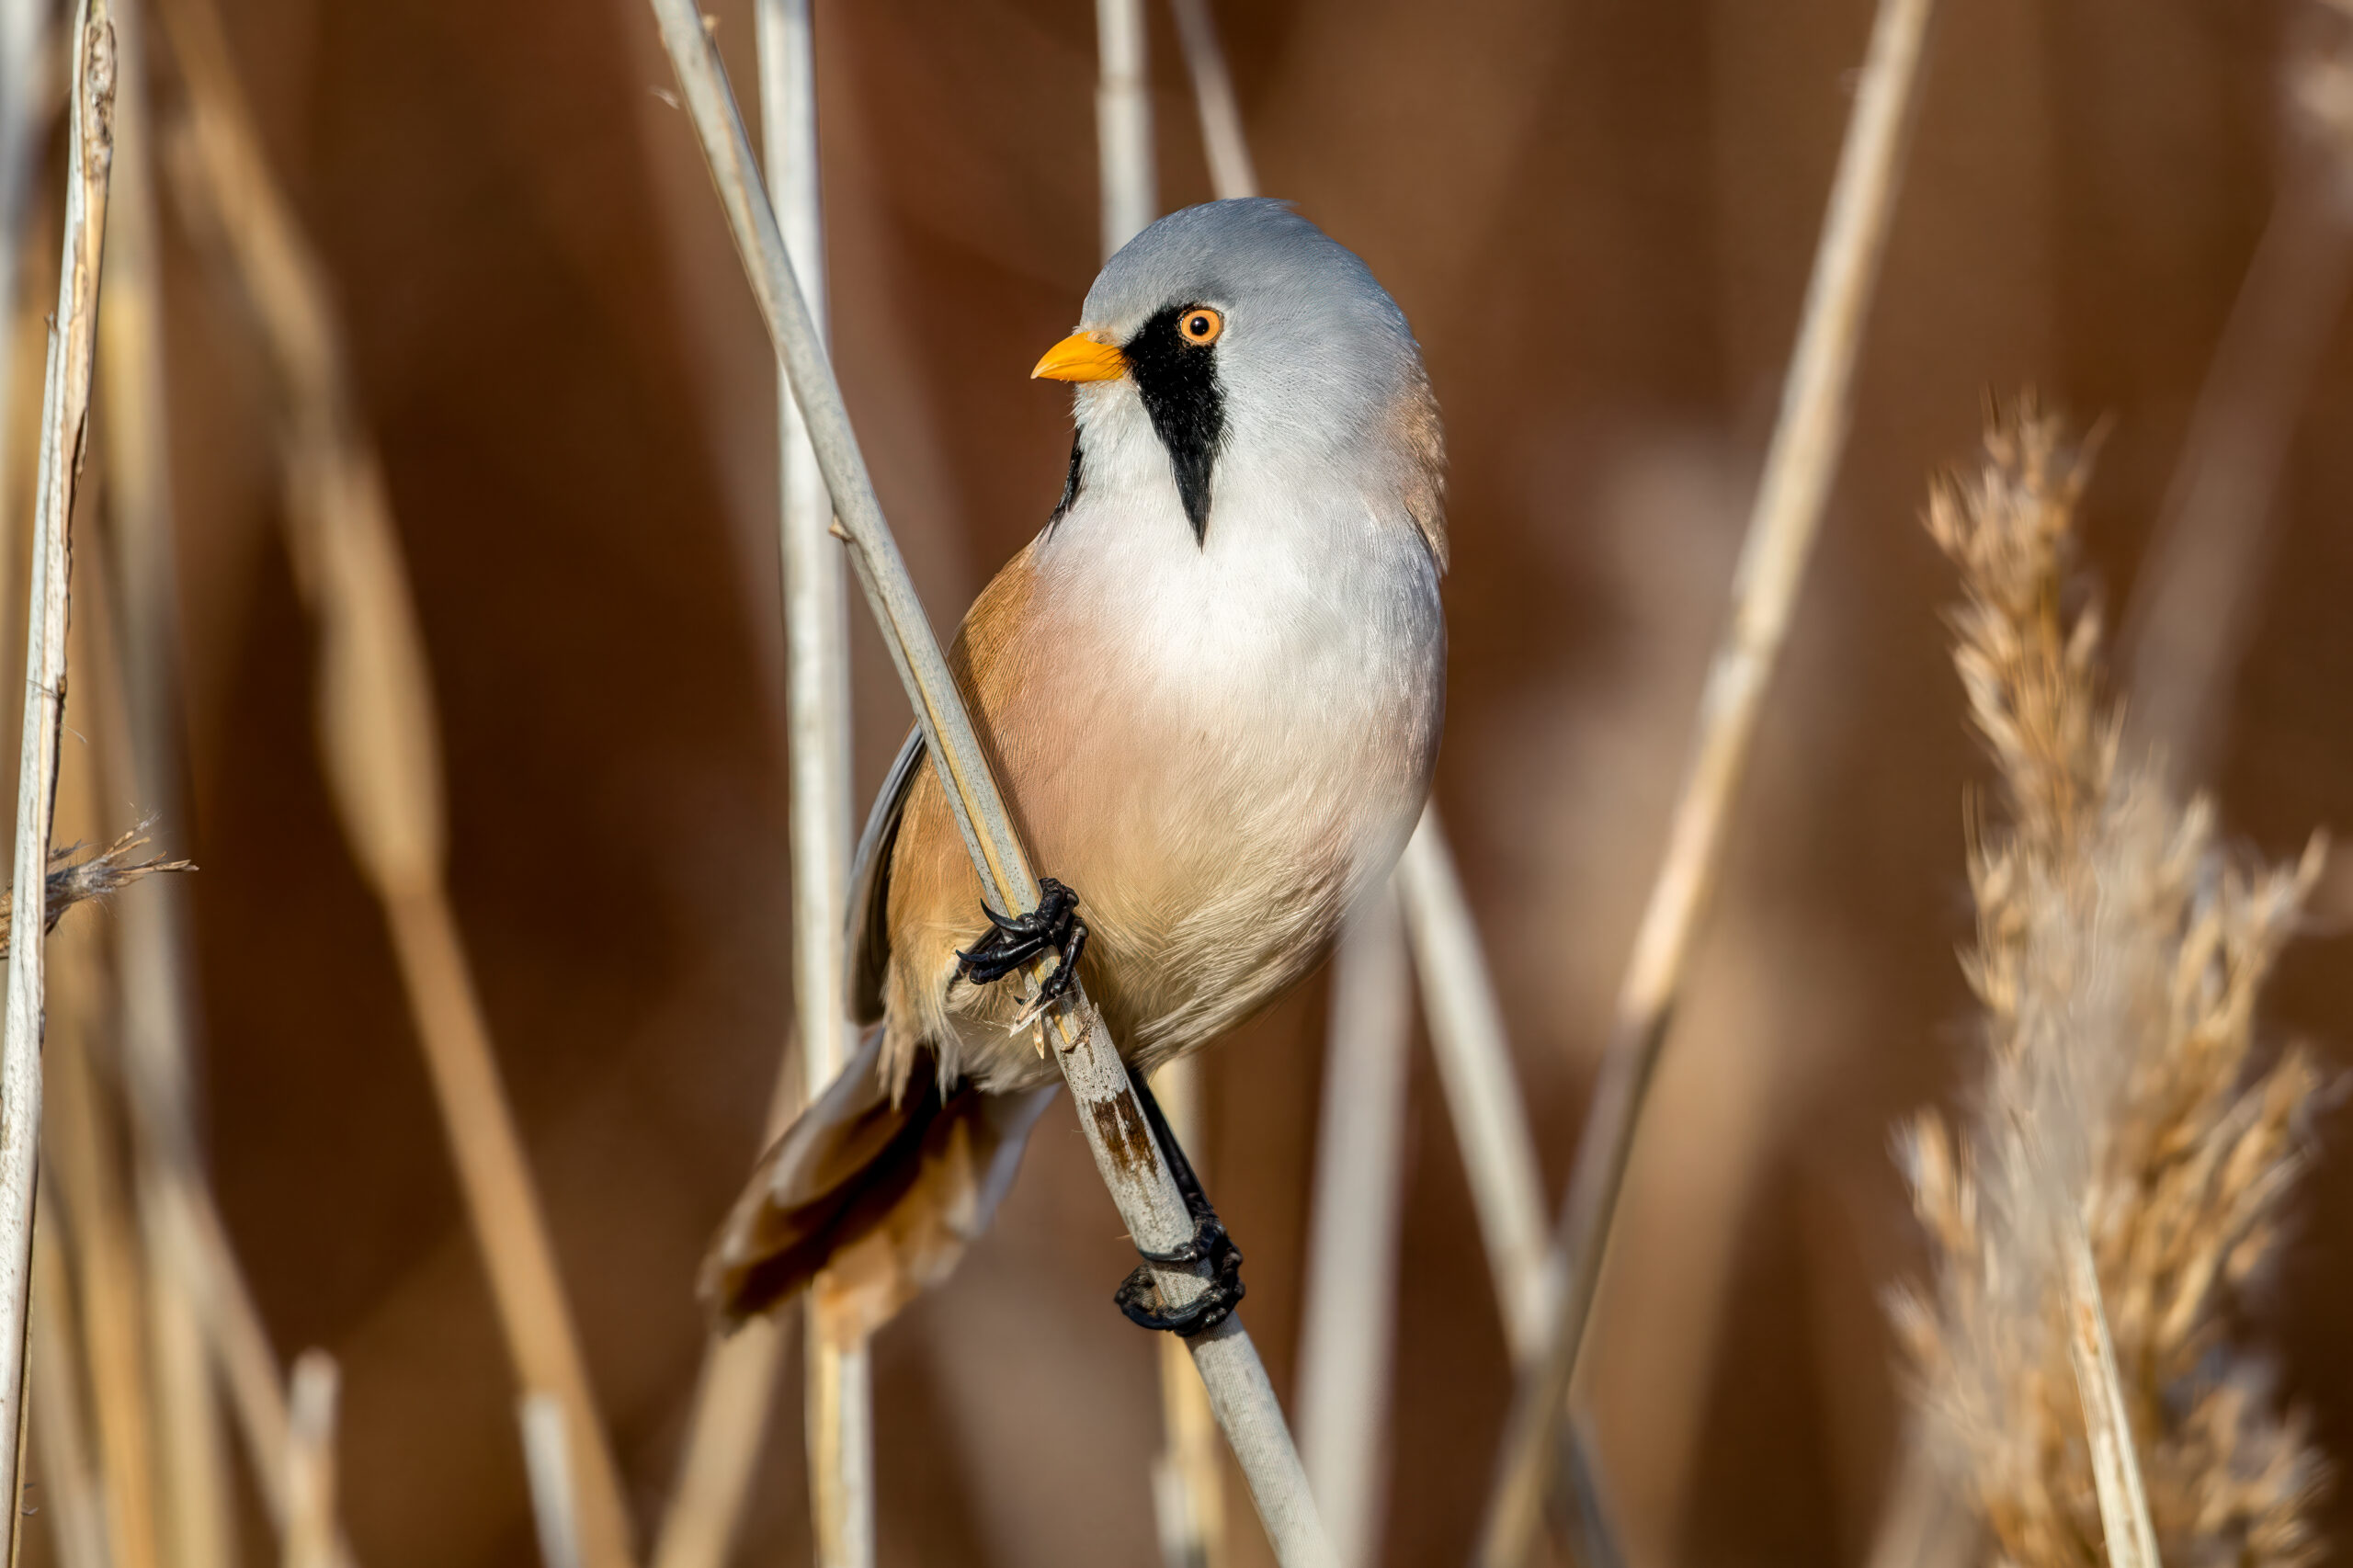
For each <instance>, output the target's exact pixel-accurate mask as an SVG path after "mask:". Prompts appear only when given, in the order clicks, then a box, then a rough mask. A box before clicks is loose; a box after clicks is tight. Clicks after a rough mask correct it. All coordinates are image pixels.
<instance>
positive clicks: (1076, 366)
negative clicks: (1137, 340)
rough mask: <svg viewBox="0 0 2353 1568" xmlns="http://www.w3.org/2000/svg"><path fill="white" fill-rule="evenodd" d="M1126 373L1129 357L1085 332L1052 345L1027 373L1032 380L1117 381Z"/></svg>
mask: <svg viewBox="0 0 2353 1568" xmlns="http://www.w3.org/2000/svg"><path fill="white" fill-rule="evenodd" d="M1127 373H1128V357H1127V356H1126V355H1124V354H1122V353H1120V350H1119V347H1118V346H1117V345H1114V344H1109V343H1106V342H1104V341H1103V340H1102V339H1100V338H1098V337H1095V336H1092V335H1089V334H1086V333H1084V332H1077V333H1073V334H1072V335H1070V336H1068V337H1065V338H1063V340H1062V341H1061V342H1060V343H1057V344H1055V345H1054V346H1053V347H1051V348H1049V349H1047V350H1046V357H1045V358H1043V359H1040V360H1039V361H1038V368H1037V369H1034V370H1031V371H1030V372H1029V379H1030V380H1031V381H1040V380H1043V381H1118V380H1119V379H1120V377H1121V376H1124V375H1126V374H1127Z"/></svg>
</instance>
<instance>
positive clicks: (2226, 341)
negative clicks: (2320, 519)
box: [2119, 0, 2353, 789]
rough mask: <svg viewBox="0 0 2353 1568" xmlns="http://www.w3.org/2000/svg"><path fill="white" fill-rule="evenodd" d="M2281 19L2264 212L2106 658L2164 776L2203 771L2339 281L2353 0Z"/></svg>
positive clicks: (2349, 261) (2314, 1) (2343, 287)
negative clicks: (2127, 688) (2285, 48)
mask: <svg viewBox="0 0 2353 1568" xmlns="http://www.w3.org/2000/svg"><path fill="white" fill-rule="evenodd" d="M2300 9H2301V12H2302V14H2301V15H2300V16H2299V17H2296V21H2297V23H2298V24H2299V25H2297V26H2295V27H2292V28H2290V30H2289V36H2290V51H2289V57H2288V61H2287V68H2286V73H2285V76H2286V80H2285V87H2286V93H2285V97H2286V98H2287V109H2288V113H2287V116H2286V119H2287V121H2288V131H2289V136H2288V145H2287V146H2286V148H2285V149H2283V153H2282V157H2281V161H2280V172H2279V193H2278V195H2277V197H2276V198H2275V199H2274V200H2273V202H2272V208H2271V216H2270V219H2269V220H2268V222H2266V223H2265V225H2264V230H2263V235H2262V237H2261V239H2259V240H2258V241H2257V242H2256V248H2255V255H2254V256H2252V257H2251V258H2250V259H2249V260H2248V262H2247V269H2246V276H2245V279H2244V280H2243V281H2242V282H2241V283H2240V285H2239V292H2238V298H2237V300H2236V301H2234V302H2233V304H2232V306H2231V313H2230V316H2229V319H2228V320H2227V321H2225V322H2224V324H2223V326H2222V338H2221V340H2220V341H2219V342H2217V343H2216V344H2215V346H2214V358H2213V362H2212V364H2211V366H2209V368H2208V369H2207V372H2206V380H2205V382H2204V384H2203V385H2202V386H2200V388H2199V392H2198V402H2197V404H2196V406H2195V407H2194V408H2193V409H2192V410H2191V412H2190V418H2189V427H2188V431H2187V432H2186V433H2185V434H2184V436H2183V437H2182V448H2181V455H2180V457H2179V458H2178V459H2177V460H2176V462H2175V464H2174V472H2173V479H2172V482H2171V483H2170V484H2168V486H2167V487H2166V490H2165V501H2164V504H2163V505H2162V506H2160V508H2159V509H2158V514H2157V526H2156V528H2155V531H2154V538H2153V539H2152V540H2151V542H2150V546H2149V553H2148V559H2147V564H2146V565H2145V566H2144V567H2143V571H2142V576H2141V585H2140V586H2139V587H2137V588H2136V589H2135V591H2134V593H2133V597H2132V602H2131V607H2130V608H2129V611H2128V613H2127V615H2126V617H2125V620H2124V626H2123V632H2122V636H2121V637H2120V640H2119V641H2120V653H2121V658H2120V663H2121V664H2122V665H2123V666H2124V668H2125V669H2126V670H2127V671H2128V672H2129V674H2130V676H2131V699H2132V700H2131V703H2130V705H2129V710H2128V726H2127V727H2128V729H2129V731H2130V732H2131V735H2132V737H2133V740H2134V742H2135V743H2136V744H2142V743H2147V744H2154V745H2155V746H2157V747H2160V748H2162V752H2163V756H2164V758H2165V767H2166V770H2167V772H2168V775H2169V777H2170V778H2171V780H2172V782H2173V784H2174V786H2175V787H2176V788H2177V789H2188V788H2192V787H2195V786H2197V785H2199V784H2200V783H2202V782H2204V781H2205V779H2206V778H2207V776H2208V775H2209V774H2210V773H2211V771H2212V768H2213V765H2214V760H2215V754H2216V752H2217V751H2218V750H2219V749H2220V745H2221V743H2222V738H2223V737H2222V729H2223V710H2224V708H2225V706H2226V704H2227V699H2228V698H2229V695H2230V690H2231V687H2232V684H2233V683H2234V681H2235V680H2236V679H2237V676H2238V671H2239V665H2240V664H2241V662H2242V661H2243V660H2244V659H2245V655H2246V650H2247V646H2248V644H2249V643H2250V642H2252V641H2253V639H2254V636H2255V631H2256V613H2255V612H2256V604H2257V603H2258V602H2259V597H2260V594H2261V590H2262V587H2263V579H2264V576H2265V574H2266V573H2267V572H2268V570H2269V568H2270V563H2271V555H2272V552H2273V551H2274V549H2275V548H2276V546H2277V543H2278V540H2279V526H2280V520H2279V517H2278V516H2277V508H2276V507H2275V506H2274V505H2273V500H2274V497H2275V495H2276V494H2277V493H2278V491H2279V480H2280V476H2281V474H2282V473H2283V472H2285V470H2286V466H2287V460H2288V450H2289V446H2290V442H2291V441H2292V440H2293V439H2294V437H2295V434H2296V423H2297V418H2298V416H2299V415H2301V414H2302V412H2303V408H2304V405H2305V403H2308V402H2309V401H2310V399H2311V395H2312V388H2313V381H2315V379H2316V378H2317V377H2318V375H2319V372H2320V368H2321V365H2322V363H2323V360H2324V358H2325V355H2326V353H2327V351H2328V346H2329V344H2330V343H2331V342H2332V341H2333V337H2334V331H2333V329H2334V327H2335V325H2336V321H2337V318H2338V317H2340V316H2341V315H2342V314H2343V313H2344V311H2345V301H2346V296H2347V292H2348V291H2353V4H2349V3H2348V0H2306V3H2305V4H2304V5H2303V6H2302V7H2300Z"/></svg>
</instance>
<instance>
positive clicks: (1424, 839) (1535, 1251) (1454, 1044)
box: [1395, 806, 1552, 1363]
mask: <svg viewBox="0 0 2353 1568" xmlns="http://www.w3.org/2000/svg"><path fill="white" fill-rule="evenodd" d="M1395 881H1396V887H1397V896H1398V902H1399V904H1400V906H1401V907H1402V908H1403V910H1404V916H1405V931H1406V935H1407V936H1408V937H1409V938H1410V939H1411V940H1412V942H1413V953H1414V970H1415V975H1416V976H1417V977H1418V978H1419V980H1420V983H1421V991H1422V1009H1423V1014H1424V1017H1426V1018H1427V1020H1428V1025H1429V1031H1430V1049H1431V1053H1432V1055H1433V1056H1435V1057H1436V1059H1437V1062H1438V1085H1439V1087H1440V1088H1441V1089H1443V1090H1444V1091H1445V1094H1446V1104H1447V1110H1448V1113H1449V1117H1450V1119H1452V1121H1453V1123H1454V1141H1455V1143H1456V1144H1457V1145H1458V1146H1459V1147H1460V1148H1461V1151H1462V1162H1463V1168H1464V1171H1465V1173H1466V1174H1467V1175H1468V1176H1469V1177H1470V1180H1471V1199H1472V1209H1473V1210H1475V1211H1476V1212H1477V1214H1478V1217H1479V1233H1480V1236H1481V1238H1482V1239H1483V1241H1484V1242H1485V1244H1486V1251H1487V1267H1488V1271H1489V1273H1490V1274H1491V1275H1492V1276H1493V1277H1494V1279H1495V1301H1496V1304H1497V1306H1498V1308H1499V1310H1500V1311H1501V1312H1502V1314H1503V1322H1504V1340H1505V1343H1506V1344H1507V1345H1508V1346H1510V1347H1511V1353H1512V1358H1513V1359H1514V1360H1515V1361H1518V1362H1522V1363H1525V1362H1526V1361H1528V1360H1529V1358H1532V1357H1534V1356H1535V1355H1536V1354H1537V1353H1538V1352H1539V1351H1540V1350H1541V1349H1542V1347H1543V1343H1544V1325H1545V1323H1546V1321H1547V1319H1548V1317H1549V1314H1550V1309H1551V1296H1552V1282H1551V1280H1550V1278H1549V1276H1548V1275H1547V1272H1546V1270H1547V1267H1548V1265H1549V1263H1550V1260H1551V1247H1550V1246H1549V1244H1547V1242H1546V1238H1545V1235H1544V1196H1543V1186H1542V1176H1541V1167H1540V1166H1539V1165H1538V1164H1537V1160H1536V1143H1535V1141H1534V1140H1533V1139H1532V1138H1530V1137H1529V1131H1528V1111H1527V1108H1526V1107H1525V1106H1524V1105H1522V1103H1521V1101H1520V1096H1519V1081H1518V1078H1517V1077H1516V1076H1515V1075H1514V1074H1513V1072H1512V1065H1511V1048H1510V1045H1509V1044H1508V1042H1507V1041H1506V1039H1505V1036H1504V1027H1503V1016H1502V1013H1501V1011H1500V1010H1499V1009H1498V1008H1497V1006H1496V1005H1495V984H1494V982H1493V981H1492V980H1491V979H1490V978H1489V977H1488V973H1487V960H1486V955H1485V954H1484V953H1483V951H1481V949H1480V946H1479V933H1478V928H1477V926H1474V925H1473V924H1472V919H1471V906H1470V903H1469V901H1467V900H1466V899H1465V898H1464V897H1463V896H1462V883H1461V879H1460V878H1459V877H1458V876H1457V875H1456V873H1455V869H1454V856H1453V853H1452V852H1451V851H1450V850H1449V848H1448V846H1447V842H1446V833H1445V830H1444V829H1443V828H1442V827H1441V826H1440V825H1439V824H1438V808H1437V807H1436V806H1432V807H1430V808H1429V809H1428V810H1427V811H1425V812H1423V813H1422V820H1421V824H1420V825H1419V826H1417V827H1416V828H1415V830H1414V836H1413V838H1412V840H1411V841H1409V842H1408V843H1407V844H1406V846H1405V854H1404V858H1402V859H1400V860H1399V861H1398V862H1397V874H1396V879H1395Z"/></svg>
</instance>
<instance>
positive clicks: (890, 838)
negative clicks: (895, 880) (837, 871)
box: [848, 726, 923, 1024]
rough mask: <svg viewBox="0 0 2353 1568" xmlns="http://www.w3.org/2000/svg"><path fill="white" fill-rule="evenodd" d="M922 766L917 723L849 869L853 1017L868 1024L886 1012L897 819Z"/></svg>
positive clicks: (878, 798) (877, 799)
mask: <svg viewBox="0 0 2353 1568" xmlns="http://www.w3.org/2000/svg"><path fill="white" fill-rule="evenodd" d="M921 767H923V730H922V728H921V726H917V727H916V728H915V731H914V732H912V733H910V734H909V735H908V736H907V744H904V745H903V746H901V747H900V748H899V757H898V760H897V761H895V762H893V763H892V764H891V771H890V773H889V775H888V776H886V777H885V778H883V780H882V792H881V794H879V795H877V796H875V797H874V809H873V810H872V811H871V812H868V813H867V817H866V831H865V832H864V833H861V834H859V835H858V854H857V856H856V857H855V858H853V859H852V860H851V861H850V868H849V908H848V915H849V1007H850V1017H853V1018H855V1019H857V1020H858V1022H859V1023H861V1024H870V1023H872V1022H874V1020H875V1019H877V1018H880V1017H881V1016H882V978H883V975H884V973H885V971H888V970H889V968H890V964H891V850H892V846H895V845H896V844H897V843H898V840H899V818H900V815H901V814H902V813H903V812H905V811H906V809H907V796H908V795H909V794H910V793H912V792H913V791H914V790H915V774H916V770H917V769H919V768H921Z"/></svg>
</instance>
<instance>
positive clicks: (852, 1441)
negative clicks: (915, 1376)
mask: <svg viewBox="0 0 2353 1568" xmlns="http://www.w3.org/2000/svg"><path fill="white" fill-rule="evenodd" d="M810 13H811V6H810V0H760V6H759V11H758V17H757V20H758V33H759V36H758V44H759V55H760V81H761V93H760V104H761V112H762V116H763V119H764V120H765V122H766V123H765V125H764V127H763V131H764V133H765V137H766V142H767V189H768V197H769V199H770V200H771V201H772V202H774V203H775V206H776V212H777V218H778V222H779V224H780V225H781V232H782V233H783V236H784V245H785V254H786V256H788V257H790V261H791V264H792V269H793V273H794V275H795V276H796V277H797V278H800V280H801V288H802V290H804V298H805V299H806V300H807V301H808V306H809V313H810V317H811V320H812V321H813V323H814V324H815V327H816V330H817V333H818V335H819V336H820V339H821V340H822V339H823V337H824V333H825V244H824V238H825V234H824V205H823V202H822V200H821V187H820V179H819V165H818V161H817V58H816V40H815V35H814V30H813V21H812V17H811V14H810ZM776 397H777V464H778V472H777V484H778V490H779V496H780V499H781V502H782V506H781V508H780V510H779V517H778V526H779V533H778V541H777V542H778V549H779V562H780V564H781V567H782V571H783V605H784V619H785V629H784V630H785V653H786V671H785V697H786V724H787V728H788V730H789V733H790V768H791V796H790V805H789V811H790V824H789V825H790V834H791V847H792V994H793V1004H794V1010H795V1016H794V1021H795V1023H796V1025H797V1026H798V1027H797V1029H796V1031H795V1032H796V1033H797V1035H798V1037H799V1039H800V1042H801V1084H800V1088H801V1100H802V1102H803V1103H807V1102H808V1101H811V1100H814V1099H815V1098H816V1097H817V1096H819V1095H821V1094H823V1093H824V1091H825V1089H826V1088H827V1087H828V1086H829V1085H831V1084H832V1083H833V1081H834V1079H835V1077H837V1076H839V1075H840V1074H841V1072H842V1069H843V1068H844V1067H845V1066H846V1065H847V1063H848V1062H849V1052H850V1039H849V1033H850V1030H849V996H848V984H847V968H848V957H849V955H848V907H849V858H850V834H851V832H852V827H851V823H852V819H853V816H854V814H855V812H854V807H853V803H852V801H851V800H850V790H851V784H850V706H849V585H848V583H847V581H846V580H845V579H844V576H843V574H842V559H841V551H840V549H839V547H837V546H836V545H835V542H834V540H833V538H832V528H833V522H834V507H833V502H832V499H831V498H830V497H829V496H828V495H827V494H825V476H824V474H823V473H821V472H818V470H817V459H816V454H815V453H814V452H813V451H812V450H811V449H810V447H809V432H808V426H807V423H806V422H805V421H804V420H803V419H802V417H801V407H800V404H799V403H796V402H795V401H794V400H793V396H792V386H791V383H790V381H788V380H787V378H786V377H785V376H784V374H783V373H782V371H781V370H779V373H778V375H777V383H776ZM782 1071H783V1072H784V1073H785V1074H788V1075H789V1074H790V1073H791V1072H792V1067H791V1064H790V1062H789V1061H788V1062H786V1064H785V1065H784V1067H783V1069H782ZM801 1345H802V1357H803V1360H804V1363H805V1365H806V1367H807V1378H806V1383H807V1387H806V1392H805V1406H806V1408H805V1409H804V1411H803V1415H802V1421H803V1425H804V1427H805V1429H806V1431H807V1434H808V1456H809V1497H810V1508H809V1512H810V1519H811V1523H812V1525H813V1528H814V1530H815V1535H816V1551H817V1558H816V1560H817V1563H818V1568H870V1564H871V1563H872V1562H873V1561H874V1452H873V1449H874V1443H873V1421H874V1416H873V1389H872V1378H871V1374H870V1369H869V1366H868V1354H867V1347H866V1346H865V1345H864V1344H863V1343H859V1344H856V1345H836V1344H835V1343H833V1342H832V1340H831V1339H830V1338H829V1337H828V1336H827V1335H825V1334H824V1332H823V1330H822V1328H821V1326H820V1324H819V1323H818V1320H817V1317H816V1314H814V1313H811V1312H804V1313H802V1314H801Z"/></svg>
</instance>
